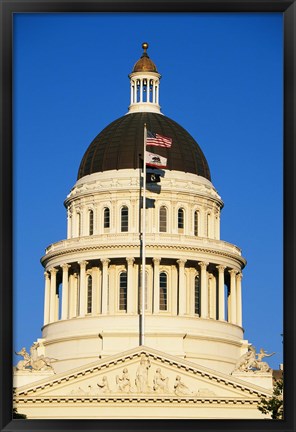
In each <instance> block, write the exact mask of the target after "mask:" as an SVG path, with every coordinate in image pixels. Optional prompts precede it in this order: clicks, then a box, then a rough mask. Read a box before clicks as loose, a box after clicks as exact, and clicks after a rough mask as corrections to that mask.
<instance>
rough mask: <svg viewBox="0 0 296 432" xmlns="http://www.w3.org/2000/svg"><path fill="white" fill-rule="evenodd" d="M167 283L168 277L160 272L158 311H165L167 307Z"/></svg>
mask: <svg viewBox="0 0 296 432" xmlns="http://www.w3.org/2000/svg"><path fill="white" fill-rule="evenodd" d="M167 281H168V276H167V274H166V273H165V272H161V273H160V275H159V310H161V311H166V310H167V309H168V305H167Z"/></svg>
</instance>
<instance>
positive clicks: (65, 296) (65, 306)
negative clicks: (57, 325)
mask: <svg viewBox="0 0 296 432" xmlns="http://www.w3.org/2000/svg"><path fill="white" fill-rule="evenodd" d="M61 267H62V269H63V280H62V290H63V291H62V319H68V318H69V274H68V270H69V268H70V267H71V266H70V265H69V264H63V265H62V266H61Z"/></svg>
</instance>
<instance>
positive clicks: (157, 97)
mask: <svg viewBox="0 0 296 432" xmlns="http://www.w3.org/2000/svg"><path fill="white" fill-rule="evenodd" d="M156 103H157V105H159V81H157V82H156Z"/></svg>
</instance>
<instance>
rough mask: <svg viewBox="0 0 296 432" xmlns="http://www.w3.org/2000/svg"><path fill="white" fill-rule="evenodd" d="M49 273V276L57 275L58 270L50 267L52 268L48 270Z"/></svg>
mask: <svg viewBox="0 0 296 432" xmlns="http://www.w3.org/2000/svg"><path fill="white" fill-rule="evenodd" d="M49 271H50V273H51V274H57V272H58V269H56V268H55V267H52V268H50V269H49Z"/></svg>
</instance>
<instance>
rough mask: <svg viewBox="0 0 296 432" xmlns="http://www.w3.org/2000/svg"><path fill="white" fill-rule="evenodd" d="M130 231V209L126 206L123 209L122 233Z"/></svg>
mask: <svg viewBox="0 0 296 432" xmlns="http://www.w3.org/2000/svg"><path fill="white" fill-rule="evenodd" d="M127 231H128V207H126V206H124V207H122V209H121V232H127Z"/></svg>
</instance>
